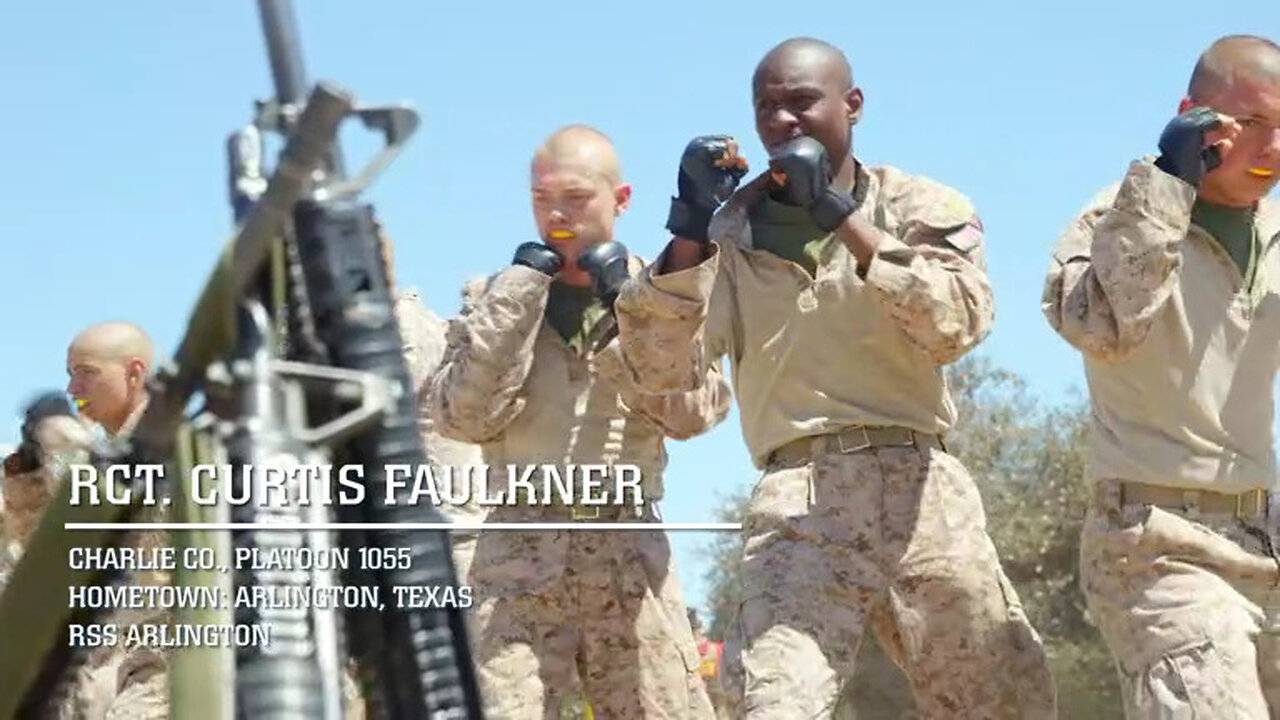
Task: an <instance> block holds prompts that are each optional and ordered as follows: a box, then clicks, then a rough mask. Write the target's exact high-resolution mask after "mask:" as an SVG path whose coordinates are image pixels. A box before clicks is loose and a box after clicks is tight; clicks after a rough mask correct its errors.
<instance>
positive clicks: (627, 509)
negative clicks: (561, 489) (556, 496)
mask: <svg viewBox="0 0 1280 720" xmlns="http://www.w3.org/2000/svg"><path fill="white" fill-rule="evenodd" d="M501 508H502V509H506V508H512V509H515V510H516V512H517V514H519V515H520V516H522V517H524V516H530V515H532V516H537V517H538V518H539V521H545V522H557V521H568V522H625V521H631V520H646V519H649V518H650V517H651V516H652V515H653V514H654V511H653V508H652V502H645V503H642V504H640V505H638V506H637V505H633V504H631V503H629V502H628V503H623V504H622V505H614V504H613V503H612V502H610V503H609V504H607V505H582V504H578V505H558V504H557V505H543V506H537V505H511V506H501Z"/></svg>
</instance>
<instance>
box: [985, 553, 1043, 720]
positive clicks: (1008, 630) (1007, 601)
mask: <svg viewBox="0 0 1280 720" xmlns="http://www.w3.org/2000/svg"><path fill="white" fill-rule="evenodd" d="M996 576H997V578H998V579H999V581H1000V593H1001V595H1002V596H1003V598H1004V607H1005V637H1006V638H1007V639H1006V642H1007V643H1008V647H1006V648H1004V651H1005V656H1006V658H1007V661H1006V662H1005V663H1004V664H1003V669H1004V671H1005V676H1006V677H1008V678H1009V681H1010V683H1011V684H1012V686H1013V687H1014V688H1015V689H1014V692H1013V693H1012V695H1013V697H1014V698H1015V702H1017V703H1018V704H1019V706H1020V708H1021V717H1024V718H1046V719H1048V718H1056V717H1057V716H1058V710H1057V703H1058V701H1057V687H1056V683H1055V682H1054V679H1053V675H1052V672H1051V671H1050V669H1049V658H1048V655H1047V654H1046V652H1045V648H1044V641H1043V640H1042V639H1041V638H1040V634H1039V633H1037V632H1036V629H1035V627H1034V626H1032V624H1031V620H1030V619H1029V618H1028V617H1027V612H1026V610H1025V609H1024V608H1023V606H1022V602H1021V600H1019V599H1018V593H1017V591H1016V590H1014V588H1013V583H1011V582H1010V581H1009V578H1008V577H1006V576H1005V574H1004V571H1003V570H999V569H997V571H996Z"/></svg>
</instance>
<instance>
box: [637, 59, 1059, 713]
mask: <svg viewBox="0 0 1280 720" xmlns="http://www.w3.org/2000/svg"><path fill="white" fill-rule="evenodd" d="M754 92H755V100H756V107H757V111H758V113H759V114H758V116H757V120H756V122H757V129H758V130H759V132H760V138H761V141H762V143H763V144H764V145H765V147H766V148H768V149H769V150H770V151H771V158H772V161H773V165H772V170H773V171H774V173H776V174H771V173H764V174H761V175H760V176H759V177H758V178H756V179H755V180H753V181H751V182H750V183H748V184H747V185H745V186H744V187H742V188H741V189H739V190H737V191H736V192H735V191H733V188H734V186H735V185H736V180H737V178H738V177H742V176H743V175H744V174H745V167H742V164H741V163H737V165H738V170H737V171H734V170H733V168H734V166H735V162H736V161H735V158H736V157H737V155H736V142H734V141H733V140H732V139H730V138H727V137H725V136H703V137H700V138H696V139H694V140H693V141H692V142H691V143H690V144H689V146H688V147H687V148H686V150H685V154H684V156H683V157H682V159H681V164H680V168H681V169H680V173H679V195H678V196H677V197H676V198H675V199H673V201H672V212H671V215H670V217H669V219H668V225H667V227H668V229H670V230H671V231H672V234H673V235H674V236H675V238H674V239H673V240H672V243H671V245H669V246H668V247H667V249H666V250H664V252H663V254H662V256H661V257H660V258H658V260H657V261H655V263H654V264H653V265H652V266H650V267H649V268H647V269H646V270H645V271H644V273H643V274H642V275H641V276H640V277H639V278H638V279H635V280H632V281H631V282H629V283H628V284H627V285H625V286H624V288H623V290H622V292H621V294H620V296H619V298H618V301H617V313H618V320H619V323H620V326H621V336H620V337H621V339H622V348H623V353H624V358H625V360H626V362H627V363H628V366H629V368H630V369H631V371H632V372H633V373H634V376H635V379H636V380H637V381H638V382H639V383H641V385H642V386H643V387H644V388H645V389H647V390H650V391H653V392H661V391H671V390H679V391H688V390H692V389H694V388H696V387H698V385H699V383H700V382H701V378H702V374H703V372H704V368H706V367H707V366H708V364H709V363H710V362H712V361H714V360H715V359H717V358H719V357H721V356H723V355H726V354H727V355H729V356H730V357H731V358H732V361H733V374H734V377H733V381H734V391H735V394H736V395H737V397H738V405H739V414H740V416H741V418H742V431H743V435H744V437H745V439H746V442H747V447H748V449H749V451H750V453H751V456H752V458H753V460H754V462H755V464H756V465H757V467H759V468H760V469H762V470H763V471H764V474H763V476H762V477H761V478H760V480H759V482H758V483H757V485H756V486H755V489H754V491H753V493H752V496H751V498H750V500H749V502H748V505H747V508H746V516H745V521H744V534H745V547H744V555H743V561H742V571H741V577H742V582H743V586H744V587H743V588H742V591H743V593H744V597H745V600H744V602H743V603H742V605H741V607H740V609H739V613H738V615H737V617H736V619H735V620H734V621H733V622H731V623H730V626H729V628H728V632H727V634H726V647H725V666H726V667H725V671H726V678H725V679H726V683H727V684H728V685H729V686H730V689H731V694H732V695H734V696H736V698H737V699H738V700H739V701H740V702H742V703H743V705H744V707H743V708H742V709H741V710H740V713H741V715H740V716H742V717H747V718H770V719H771V720H774V719H777V718H817V717H831V716H832V713H833V712H834V709H835V705H836V701H837V697H838V695H839V693H840V689H841V686H842V685H843V684H844V683H845V682H848V681H849V680H850V679H851V678H852V677H853V675H854V661H855V657H856V656H857V653H858V647H859V644H860V643H861V641H862V637H863V634H864V632H865V631H866V629H867V628H868V627H870V628H871V630H872V631H873V632H875V633H876V637H877V638H878V639H879V640H880V642H881V645H882V646H883V647H884V648H885V650H886V651H887V652H888V654H889V655H890V656H891V657H892V658H893V659H894V660H895V661H896V662H897V664H898V665H899V666H900V667H901V668H902V669H903V670H904V672H905V673H906V675H907V676H908V678H909V679H910V682H911V685H912V687H913V690H914V695H915V700H916V707H917V709H918V711H919V712H920V714H921V715H922V716H923V717H928V718H943V717H946V718H1052V717H1054V716H1055V714H1056V710H1055V692H1054V687H1053V681H1052V678H1051V676H1050V674H1049V670H1048V664H1047V659H1046V655H1045V651H1044V648H1043V646H1042V643H1041V641H1040V639H1039V637H1038V635H1037V633H1036V632H1035V631H1034V630H1033V628H1032V627H1031V625H1030V623H1029V622H1028V620H1027V618H1026V616H1025V614H1024V612H1023V609H1022V607H1021V605H1020V603H1019V600H1018V598H1017V596H1016V594H1015V592H1014V590H1013V588H1012V587H1011V585H1010V583H1009V581H1008V579H1007V578H1006V577H1005V574H1004V572H1003V571H1002V569H1001V566H1000V562H999V559H998V557H997V553H996V549H995V547H994V546H993V544H992V542H991V540H990V539H989V537H988V535H987V532H986V527H985V522H986V521H985V515H984V511H983V506H982V501H981V499H980V497H979V495H978V491H977V488H976V487H975V484H974V482H973V480H972V479H971V478H970V476H969V474H968V473H967V471H966V470H965V468H964V467H963V466H962V465H961V464H960V463H959V462H958V461H957V460H956V459H955V458H954V457H953V456H952V455H950V454H948V453H947V451H946V449H945V446H944V445H943V444H942V440H941V435H942V433H944V432H945V431H946V430H947V429H948V427H950V426H951V424H952V423H953V422H954V420H955V417H954V408H953V407H952V402H951V399H950V397H949V395H948V390H947V387H946V384H945V380H944V375H943V367H942V366H944V365H946V364H947V363H950V362H953V361H955V360H956V359H958V358H959V357H961V356H962V355H963V354H964V353H966V352H967V351H969V350H970V349H971V348H973V347H974V346H975V345H977V344H978V343H979V341H981V340H982V339H983V338H984V337H985V336H986V335H987V333H988V332H989V331H990V328H991V325H992V321H993V316H994V312H993V300H992V293H991V287H990V285H989V284H988V281H987V279H986V276H985V272H984V258H983V235H982V230H981V223H980V222H979V220H978V218H977V216H976V214H975V211H974V209H973V207H972V206H971V205H970V203H969V202H968V201H967V200H966V199H965V198H964V197H963V196H961V195H960V194H959V193H957V192H956V191H954V190H952V189H950V188H947V187H945V186H943V185H941V184H939V183H936V182H933V181H931V180H929V179H926V178H923V177H920V176H915V175H909V174H907V173H904V172H902V171H900V170H897V169H894V168H891V167H867V166H864V165H862V164H861V163H859V162H857V161H856V160H855V159H854V158H853V157H852V155H851V153H852V150H851V126H852V125H853V124H854V123H855V122H856V121H857V119H858V117H859V115H860V111H861V101H862V95H861V91H859V90H857V89H856V88H855V87H854V86H853V85H852V77H851V71H850V69H849V66H848V63H847V61H846V60H845V59H844V56H843V54H842V53H840V51H839V50H837V49H835V48H833V47H831V46H830V45H828V44H826V43H823V42H821V41H817V40H813V39H808V38H798V39H792V40H789V41H787V42H784V43H782V44H781V45H779V46H778V47H776V48H774V49H773V50H772V51H771V52H770V53H768V55H766V56H765V58H764V60H763V61H762V62H761V63H760V66H759V67H758V69H757V71H756V77H755V81H754ZM801 133H804V134H803V135H802V134H801ZM828 157H830V158H837V160H836V162H834V163H833V162H829V161H828V160H827V158H828ZM837 163H838V164H837ZM730 192H733V194H732V197H731V198H730V199H728V201H727V203H725V204H724V205H723V206H722V207H720V201H722V200H724V199H725V196H727V195H729V193H730ZM718 207H719V209H718V210H717V208H718ZM713 213H714V219H713ZM833 233H834V234H833Z"/></svg>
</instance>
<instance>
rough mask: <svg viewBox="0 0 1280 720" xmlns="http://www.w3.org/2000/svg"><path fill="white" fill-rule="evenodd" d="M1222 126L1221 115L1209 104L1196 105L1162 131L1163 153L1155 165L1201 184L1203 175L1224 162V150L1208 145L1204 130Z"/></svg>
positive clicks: (1187, 180) (1185, 180)
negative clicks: (1206, 145)
mask: <svg viewBox="0 0 1280 720" xmlns="http://www.w3.org/2000/svg"><path fill="white" fill-rule="evenodd" d="M1221 126H1222V118H1220V117H1218V113H1216V112H1214V111H1213V110H1211V109H1209V108H1207V107H1195V108H1192V109H1190V110H1188V111H1186V112H1184V113H1182V114H1181V115H1179V116H1177V117H1175V118H1174V119H1172V120H1170V121H1169V124H1168V125H1165V126H1164V132H1162V133H1160V157H1159V158H1156V167H1158V168H1160V169H1161V170H1163V171H1165V172H1167V173H1169V174H1170V175H1172V176H1174V177H1176V178H1181V179H1182V181H1183V182H1185V183H1187V184H1188V185H1190V186H1192V187H1196V188H1198V187H1200V181H1201V180H1203V179H1204V176H1205V175H1207V174H1209V173H1210V172H1212V171H1213V169H1214V168H1216V167H1218V165H1220V164H1222V150H1221V149H1220V148H1219V147H1217V146H1216V145H1213V146H1210V147H1205V146H1204V136H1205V133H1207V132H1209V131H1211V130H1214V129H1216V128H1218V127H1221Z"/></svg>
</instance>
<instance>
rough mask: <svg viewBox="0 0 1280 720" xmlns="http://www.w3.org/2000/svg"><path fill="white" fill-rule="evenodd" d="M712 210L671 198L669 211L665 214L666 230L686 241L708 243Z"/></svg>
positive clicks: (713, 212)
mask: <svg viewBox="0 0 1280 720" xmlns="http://www.w3.org/2000/svg"><path fill="white" fill-rule="evenodd" d="M714 214H715V211H714V210H707V209H705V208H700V207H697V206H696V205H691V204H689V203H687V202H685V201H684V200H681V199H680V198H678V197H673V198H671V210H670V211H669V212H668V213H667V230H670V231H671V234H672V235H675V236H676V237H682V238H685V239H686V240H696V241H698V242H702V243H705V242H708V237H707V235H708V233H707V231H708V229H709V228H710V227H711V216H712V215H714Z"/></svg>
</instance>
